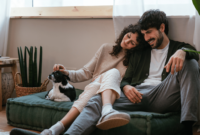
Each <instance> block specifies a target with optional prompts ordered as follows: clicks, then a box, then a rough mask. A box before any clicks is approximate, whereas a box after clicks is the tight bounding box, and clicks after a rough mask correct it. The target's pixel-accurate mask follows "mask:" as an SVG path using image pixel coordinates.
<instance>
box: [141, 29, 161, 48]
mask: <svg viewBox="0 0 200 135" xmlns="http://www.w3.org/2000/svg"><path fill="white" fill-rule="evenodd" d="M141 33H142V34H143V35H144V39H145V41H147V42H148V43H149V45H150V46H151V48H152V49H155V48H156V49H160V48H159V47H160V46H161V44H162V42H163V35H162V32H161V31H160V30H157V29H156V28H149V29H147V30H141Z"/></svg>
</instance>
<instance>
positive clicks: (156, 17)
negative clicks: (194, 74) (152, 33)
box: [138, 9, 169, 35]
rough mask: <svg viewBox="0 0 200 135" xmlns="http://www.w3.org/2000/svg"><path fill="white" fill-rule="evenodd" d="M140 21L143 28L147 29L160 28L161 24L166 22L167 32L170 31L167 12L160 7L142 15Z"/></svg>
mask: <svg viewBox="0 0 200 135" xmlns="http://www.w3.org/2000/svg"><path fill="white" fill-rule="evenodd" d="M138 23H139V24H140V27H141V30H147V29H149V28H153V27H154V28H156V29H157V30H159V29H160V25H161V24H162V23H164V24H165V34H166V35H167V34H168V31H169V28H168V20H167V17H166V14H165V13H164V12H163V11H160V10H158V9H156V10H148V11H146V12H145V13H144V14H143V15H142V17H141V18H140V20H139V22H138Z"/></svg>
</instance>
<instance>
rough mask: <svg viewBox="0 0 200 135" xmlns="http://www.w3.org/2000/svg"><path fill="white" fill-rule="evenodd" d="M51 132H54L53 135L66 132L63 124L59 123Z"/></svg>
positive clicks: (52, 127)
mask: <svg viewBox="0 0 200 135" xmlns="http://www.w3.org/2000/svg"><path fill="white" fill-rule="evenodd" d="M49 130H51V131H52V135H59V134H60V133H62V132H63V131H64V130H65V127H64V125H63V123H62V122H60V121H58V122H57V123H56V124H55V125H53V126H51V128H50V129H49Z"/></svg>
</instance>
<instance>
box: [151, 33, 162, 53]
mask: <svg viewBox="0 0 200 135" xmlns="http://www.w3.org/2000/svg"><path fill="white" fill-rule="evenodd" d="M158 32H159V36H158V39H157V42H156V46H155V47H153V48H152V49H155V48H158V47H160V46H161V44H162V42H163V39H164V38H163V35H162V33H161V32H160V30H158Z"/></svg>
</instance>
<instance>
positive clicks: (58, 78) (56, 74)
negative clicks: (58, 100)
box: [48, 71, 70, 85]
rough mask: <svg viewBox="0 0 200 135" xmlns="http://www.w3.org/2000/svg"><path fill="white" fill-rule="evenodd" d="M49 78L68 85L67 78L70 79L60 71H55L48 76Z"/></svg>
mask: <svg viewBox="0 0 200 135" xmlns="http://www.w3.org/2000/svg"><path fill="white" fill-rule="evenodd" d="M48 79H49V80H51V81H53V82H54V83H62V84H63V85H66V84H67V83H68V82H67V80H69V81H70V78H69V77H68V76H67V75H65V74H63V73H62V72H60V71H55V72H53V73H51V74H50V75H49V76H48Z"/></svg>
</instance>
